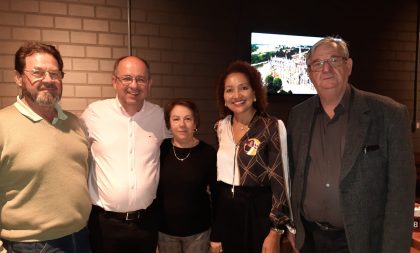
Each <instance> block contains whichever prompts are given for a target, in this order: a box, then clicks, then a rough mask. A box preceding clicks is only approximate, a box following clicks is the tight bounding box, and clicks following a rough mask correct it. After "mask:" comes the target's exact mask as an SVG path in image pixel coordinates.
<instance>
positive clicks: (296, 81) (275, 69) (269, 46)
mask: <svg viewBox="0 0 420 253" xmlns="http://www.w3.org/2000/svg"><path fill="white" fill-rule="evenodd" d="M320 39H322V38H321V37H312V36H297V35H286V34H271V33H256V32H253V33H251V65H252V66H254V67H256V69H258V71H259V72H260V73H261V77H262V79H263V83H264V85H265V86H266V88H267V92H268V94H315V93H316V90H315V88H314V86H313V84H312V83H311V81H310V80H309V77H308V75H307V73H306V61H305V56H306V53H307V52H308V51H309V49H310V48H311V47H312V45H314V44H315V43H316V42H317V41H319V40H320Z"/></svg>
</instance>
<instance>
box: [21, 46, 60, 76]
mask: <svg viewBox="0 0 420 253" xmlns="http://www.w3.org/2000/svg"><path fill="white" fill-rule="evenodd" d="M35 53H46V54H50V55H52V56H53V57H54V59H55V60H56V61H57V63H58V70H60V71H61V72H63V66H64V64H63V59H62V58H61V55H60V52H59V51H58V50H57V49H56V48H55V47H54V46H53V45H49V44H44V43H41V42H36V41H28V42H26V43H25V44H23V45H22V46H21V47H20V48H19V49H18V50H17V51H16V54H15V70H16V71H17V72H18V73H19V74H23V70H24V69H25V67H26V57H28V56H31V55H33V54H35ZM63 74H64V72H63Z"/></svg>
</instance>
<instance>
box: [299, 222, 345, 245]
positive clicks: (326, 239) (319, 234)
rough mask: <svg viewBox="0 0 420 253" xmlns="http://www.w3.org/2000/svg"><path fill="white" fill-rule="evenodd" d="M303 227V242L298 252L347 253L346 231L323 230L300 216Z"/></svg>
mask: <svg viewBox="0 0 420 253" xmlns="http://www.w3.org/2000/svg"><path fill="white" fill-rule="evenodd" d="M302 222H303V226H304V227H305V242H304V244H303V247H302V248H301V249H300V253H349V252H350V251H349V248H348V244H347V238H346V233H345V231H344V230H340V231H325V230H322V229H321V228H320V227H319V226H318V225H316V224H315V223H313V222H309V221H306V220H305V219H304V218H303V217H302Z"/></svg>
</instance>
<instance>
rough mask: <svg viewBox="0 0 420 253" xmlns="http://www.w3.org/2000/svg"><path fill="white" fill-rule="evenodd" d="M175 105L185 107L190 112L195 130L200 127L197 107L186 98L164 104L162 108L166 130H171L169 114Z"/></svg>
mask: <svg viewBox="0 0 420 253" xmlns="http://www.w3.org/2000/svg"><path fill="white" fill-rule="evenodd" d="M177 105H181V106H185V107H187V108H188V109H190V110H191V111H192V113H193V117H194V123H195V126H196V128H198V127H199V126H200V113H199V111H198V108H197V105H196V104H195V103H194V102H193V101H192V100H191V99H188V98H177V99H175V100H173V101H171V102H169V103H168V104H166V106H165V108H164V118H165V123H166V127H167V128H168V129H170V128H171V122H170V116H171V112H172V110H173V109H174V107H175V106H177Z"/></svg>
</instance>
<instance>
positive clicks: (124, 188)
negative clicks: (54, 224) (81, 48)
mask: <svg viewBox="0 0 420 253" xmlns="http://www.w3.org/2000/svg"><path fill="white" fill-rule="evenodd" d="M81 117H82V120H83V121H84V122H85V125H86V127H87V129H88V132H89V142H90V144H91V153H92V157H93V161H92V163H91V169H90V173H89V192H90V195H91V198H92V203H93V204H94V205H97V206H100V207H102V208H103V209H105V210H107V211H114V212H130V211H135V210H139V209H145V208H147V207H148V206H149V205H150V204H151V203H152V201H153V200H154V199H155V197H156V189H157V186H158V182H159V155H160V144H161V142H162V140H163V139H165V138H167V137H168V135H169V132H168V130H167V129H166V126H165V121H164V117H163V110H162V108H160V107H159V106H158V105H155V104H152V103H150V102H147V101H145V102H144V104H143V107H142V109H141V110H140V111H139V112H137V113H136V114H134V115H133V116H131V117H130V116H129V115H128V114H127V113H126V112H125V110H124V108H123V107H122V106H121V104H120V103H119V101H118V99H117V98H114V99H106V100H102V101H97V102H94V103H92V104H90V105H89V106H88V108H87V109H86V110H85V111H84V112H83V114H82V116H81Z"/></svg>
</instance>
